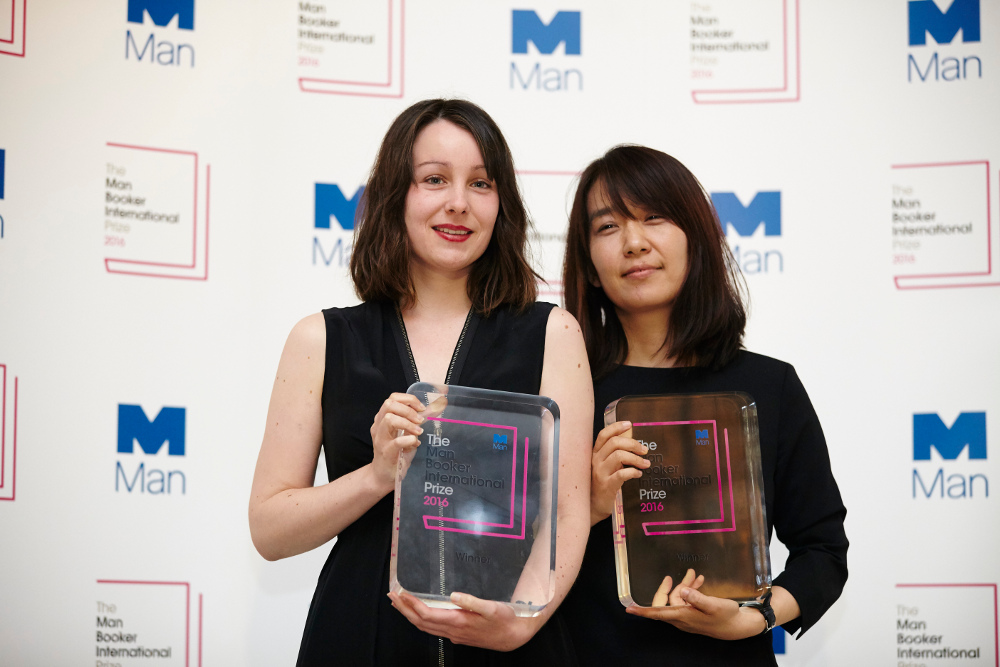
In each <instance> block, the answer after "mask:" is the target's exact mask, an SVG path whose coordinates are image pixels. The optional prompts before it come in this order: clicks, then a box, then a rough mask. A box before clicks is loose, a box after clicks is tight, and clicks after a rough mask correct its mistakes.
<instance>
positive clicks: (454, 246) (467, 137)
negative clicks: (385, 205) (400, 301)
mask: <svg viewBox="0 0 1000 667" xmlns="http://www.w3.org/2000/svg"><path fill="white" fill-rule="evenodd" d="M499 210H500V198H499V196H498V195H497V191H496V187H495V184H494V183H493V181H491V180H490V179H489V177H488V176H487V174H486V164H485V161H484V160H483V156H482V154H481V153H480V152H479V146H478V145H477V144H476V140H475V139H474V138H473V136H472V135H471V134H469V133H468V132H467V131H465V130H463V129H462V128H460V127H458V126H457V125H455V124H454V123H451V122H449V121H446V120H437V121H434V122H433V123H431V124H430V125H428V126H427V127H425V128H424V129H423V130H421V131H420V134H418V135H417V139H416V141H415V142H414V144H413V183H412V184H411V185H410V189H409V191H408V192H407V194H406V211H405V214H404V219H405V221H406V233H407V236H408V238H409V242H410V271H411V274H412V273H413V272H422V271H431V272H438V273H443V274H447V275H451V276H467V275H468V273H469V269H470V267H471V266H472V264H473V263H474V262H475V261H476V260H477V259H479V258H480V257H481V256H482V254H483V253H484V252H485V251H486V247H487V246H488V245H489V243H490V237H491V236H492V235H493V226H494V224H495V223H496V219H497V214H498V212H499Z"/></svg>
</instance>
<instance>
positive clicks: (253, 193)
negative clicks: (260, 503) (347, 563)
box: [0, 0, 1000, 667]
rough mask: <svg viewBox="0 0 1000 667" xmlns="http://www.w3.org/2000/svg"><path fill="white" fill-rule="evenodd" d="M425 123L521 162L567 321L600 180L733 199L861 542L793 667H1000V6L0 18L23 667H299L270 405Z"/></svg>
mask: <svg viewBox="0 0 1000 667" xmlns="http://www.w3.org/2000/svg"><path fill="white" fill-rule="evenodd" d="M438 96H452V97H462V98H466V99H470V100H472V101H474V102H476V103H478V104H480V105H481V106H483V107H484V108H485V109H486V110H487V111H489V112H490V113H491V114H492V115H493V116H494V118H495V119H496V120H497V122H498V123H499V124H500V126H501V128H502V129H503V130H504V132H505V134H506V136H507V139H508V140H509V142H510V144H511V147H512V149H513V151H514V155H515V159H516V166H517V168H518V173H519V179H520V184H521V187H522V191H523V193H524V196H525V199H526V202H527V204H528V207H529V209H530V211H531V214H532V217H533V219H534V222H535V226H536V233H535V234H534V235H533V237H532V243H533V248H534V253H535V262H536V265H537V268H538V270H539V272H540V273H541V275H542V276H543V277H544V278H545V279H546V281H547V282H546V283H545V284H544V285H542V286H541V292H542V298H543V299H546V300H550V301H555V302H559V300H560V299H561V284H560V264H561V262H562V256H563V244H564V241H565V229H566V219H567V213H568V208H569V202H570V199H571V197H572V193H573V188H574V186H575V179H576V175H577V173H578V172H579V171H580V170H581V169H582V168H583V167H584V166H585V165H586V164H587V163H588V162H589V161H590V160H592V159H594V158H595V157H597V156H599V155H600V154H602V153H603V152H604V151H605V150H607V149H608V148H609V147H611V146H613V145H615V144H619V143H625V142H630V143H641V144H647V145H650V146H653V147H655V148H658V149H661V150H663V151H666V152H668V153H670V154H672V155H674V156H676V157H677V158H679V159H680V160H681V161H683V162H684V163H685V164H687V165H688V166H689V167H690V168H691V169H692V171H693V172H694V173H695V174H696V175H697V176H698V177H699V178H700V179H701V181H702V183H703V184H704V185H705V188H706V189H707V190H708V191H709V192H710V194H711V197H712V199H713V201H714V202H715V205H716V207H717V208H718V210H719V215H720V218H721V221H722V224H723V226H724V227H725V230H726V234H727V236H728V239H729V242H730V244H731V246H732V250H733V253H734V255H735V257H736V259H737V261H738V263H739V265H740V267H741V269H742V270H743V273H744V275H745V276H746V279H747V282H748V285H749V291H750V295H751V313H752V315H751V321H750V327H749V330H748V336H747V346H748V348H750V349H752V350H755V351H758V352H761V353H764V354H768V355H771V356H775V357H778V358H781V359H785V360H787V361H789V362H791V363H793V364H794V365H795V367H796V368H797V370H798V372H799V375H800V376H801V378H802V379H803V382H804V383H805V385H806V388H807V389H808V391H809V393H810V396H811V398H812V400H813V403H814V404H815V407H816V410H817V412H818V413H819V416H820V419H821V421H822V423H823V425H824V428H825V431H826V434H827V437H828V441H829V445H830V453H831V457H832V461H833V467H834V472H835V474H836V476H837V479H838V480H839V483H840V486H841V490H842V492H843V496H844V500H845V503H846V505H847V507H848V517H847V530H848V536H849V537H850V540H851V550H850V555H849V559H850V568H851V576H850V581H849V582H848V584H847V588H846V590H845V592H844V595H843V597H842V598H841V600H840V601H839V602H838V603H837V604H836V605H835V606H834V607H833V608H832V609H831V610H830V612H828V613H827V614H826V616H825V617H824V618H823V619H822V621H821V622H820V623H819V624H818V625H817V626H816V627H815V628H814V629H812V630H810V631H809V632H808V633H807V634H805V635H804V636H803V637H802V638H801V639H799V640H794V639H793V638H792V637H791V636H788V635H786V634H784V633H783V632H778V633H776V634H775V640H774V641H775V648H776V650H777V653H778V662H779V664H781V665H783V666H799V665H803V666H804V665H815V666H819V665H831V666H833V665H845V664H858V665H899V666H901V667H902V666H904V665H906V666H912V667H917V666H919V665H924V666H927V667H930V666H955V667H958V666H959V665H962V666H965V665H969V666H972V665H993V666H996V665H998V664H1000V662H998V644H997V636H998V635H997V632H998V626H997V584H998V581H1000V564H998V560H997V557H996V554H997V552H998V549H1000V505H998V504H997V503H998V498H997V496H998V494H1000V488H998V487H997V486H996V485H997V484H998V483H1000V468H998V461H1000V430H998V428H1000V378H998V374H1000V210H998V203H997V202H998V199H1000V132H997V130H996V113H997V110H998V109H1000V4H998V3H996V2H994V1H993V0H879V1H878V2H870V1H863V0H853V1H848V2H837V3H831V2H822V1H820V0H697V1H687V0H669V1H661V0H655V1H654V0H648V1H639V0H622V1H620V2H614V3H610V2H601V1H599V0H576V1H575V2H563V1H562V0H560V2H558V3H557V2H552V1H551V0H531V2H520V1H518V2H513V0H497V1H494V2H461V1H457V0H439V1H438V2H433V3H431V2H426V1H424V0H367V1H365V2H358V1H356V0H354V1H349V0H311V1H309V2H304V1H301V0H267V1H262V0H249V1H244V2H236V1H235V0H198V1H197V2H195V0H103V1H101V2H98V1H96V0H79V1H77V2H68V1H65V0H63V1H59V0H0V323H2V324H0V402H2V405H0V553H2V556H0V663H3V664H4V665H45V666H49V665H98V666H106V667H110V666H113V665H122V666H126V665H127V666H141V665H185V666H194V665H287V664H292V663H293V661H294V659H295V655H296V651H297V647H298V643H299V638H300V636H301V632H302V627H303V623H304V619H305V615H306V611H307V608H308V604H309V600H310V598H311V595H312V591H313V587H314V585H315V582H316V579H317V576H318V574H319V570H320V567H321V565H322V562H323V560H324V559H325V557H326V554H327V553H328V552H329V548H330V545H327V546H326V547H323V548H321V549H317V550H315V551H314V552H311V553H309V554H305V555H302V556H298V557H295V558H290V559H287V560H284V561H280V562H276V563H268V562H265V561H264V560H263V559H262V558H261V557H260V556H259V555H258V554H257V553H256V551H255V550H254V548H253V546H252V544H251V542H250V536H249V529H248V526H247V517H246V508H247V502H248V497H249V489H250V481H251V477H252V474H253V468H254V463H255V460H256V455H257V450H258V448H259V445H260V439H261V435H262V433H263V427H264V418H265V412H266V408H267V402H268V396H269V392H270V388H271V382H272V378H273V374H274V372H275V369H276V367H277V361H278V357H279V354H280V351H281V347H282V344H283V341H284V339H285V337H286V335H287V333H288V331H289V330H290V329H291V327H292V325H293V324H294V323H295V322H296V321H297V320H298V319H300V318H301V317H303V316H305V315H307V314H309V313H313V312H316V311H318V310H320V309H322V308H325V307H329V306H345V305H351V304H353V303H356V297H355V296H354V293H353V291H352V288H351V284H350V281H349V279H348V276H347V262H348V259H349V257H350V253H351V247H352V229H353V215H354V211H355V209H356V207H357V204H358V202H359V199H360V197H361V194H362V191H363V184H364V182H365V180H366V176H367V174H368V171H369V169H370V167H371V163H372V160H373V157H374V155H375V151H376V149H377V147H378V145H379V142H380V141H381V138H382V136H383V134H384V132H385V130H386V129H387V127H388V125H389V123H390V122H391V120H392V119H393V118H394V117H395V116H396V115H397V114H398V113H399V112H400V111H402V110H403V109H404V108H406V107H407V106H408V105H410V104H411V103H413V102H414V101H416V100H419V99H423V98H427V97H438ZM322 474H324V473H320V475H322ZM324 481H325V479H323V478H322V476H321V477H319V478H318V482H320V483H322V482H324ZM785 555H786V552H785V551H784V550H783V547H781V545H779V544H778V543H777V541H775V542H774V543H773V544H772V561H773V570H774V571H775V572H779V571H781V569H782V567H783V563H784V558H785ZM338 631H340V632H350V629H349V628H342V629H338ZM664 649H665V651H667V650H669V647H664Z"/></svg>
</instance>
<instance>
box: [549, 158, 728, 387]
mask: <svg viewBox="0 0 1000 667" xmlns="http://www.w3.org/2000/svg"><path fill="white" fill-rule="evenodd" d="M597 184H600V185H602V186H603V187H604V189H605V191H606V192H607V196H608V202H609V203H610V205H611V208H612V209H613V210H614V211H615V212H616V213H618V214H620V215H628V214H629V211H628V208H629V205H630V204H631V205H633V206H641V207H643V208H646V209H649V210H650V211H653V212H655V213H657V214H659V215H663V216H665V217H667V218H668V219H669V220H671V221H672V222H673V223H674V224H676V225H677V226H678V227H680V229H681V230H682V231H683V232H684V234H685V235H686V236H687V262H688V273H687V277H686V278H685V279H684V284H683V285H682V286H681V290H680V292H679V293H678V295H677V299H676V301H675V302H674V306H673V308H672V310H671V312H670V321H669V323H668V325H669V326H668V328H667V331H668V333H667V339H666V340H664V341H663V347H664V348H666V350H667V356H668V357H673V358H674V359H676V361H677V364H678V365H680V366H704V367H709V368H715V369H718V368H721V367H722V366H725V365H726V364H727V363H729V362H730V361H732V360H733V358H734V357H735V356H736V354H737V352H738V351H739V349H740V348H741V347H742V346H743V332H744V330H745V329H746V321H747V315H746V307H745V305H744V301H745V295H746V287H745V283H744V281H743V275H742V274H741V273H740V270H739V266H737V264H736V262H735V260H734V259H733V255H732V252H731V251H730V249H729V244H728V243H726V236H725V234H724V233H723V231H722V226H721V225H720V224H719V217H718V215H717V213H716V212H715V207H714V206H713V205H712V199H711V197H710V196H709V195H708V193H707V192H705V189H704V188H703V187H702V185H701V183H699V182H698V179H697V178H695V176H694V174H692V173H691V172H690V171H689V170H688V169H687V167H685V166H684V165H683V164H681V163H680V162H679V161H678V160H676V159H675V158H673V157H671V156H670V155H667V154H666V153H662V152H660V151H658V150H654V149H652V148H646V147H645V146H616V147H614V148H612V149H611V150H609V151H608V152H607V153H605V154H604V155H603V156H602V157H600V158H598V159H597V160H595V161H594V162H592V163H591V164H590V165H589V166H588V167H587V168H586V169H585V170H584V172H583V174H582V175H581V176H580V184H579V185H578V186H577V190H576V196H575V197H574V200H573V209H572V211H571V212H570V218H569V232H568V234H567V238H566V259H565V263H564V265H563V286H564V289H565V296H566V309H567V310H568V311H569V312H571V313H572V314H573V316H574V317H576V319H577V320H578V321H579V322H580V326H581V327H582V328H583V338H584V341H585V342H586V344H587V353H588V354H589V356H590V366H591V368H592V369H593V373H594V376H595V377H602V376H604V375H607V374H608V373H609V372H611V370H613V369H614V368H615V366H617V365H619V364H622V363H624V362H625V359H626V358H627V357H628V339H627V338H626V337H625V331H624V329H623V328H622V325H621V321H620V320H619V319H618V313H617V311H616V310H615V306H614V304H613V303H612V302H611V300H610V299H609V298H608V296H607V295H606V294H605V293H604V290H603V289H601V288H600V287H595V286H594V285H593V284H592V282H591V279H592V278H593V277H595V276H596V275H597V271H596V269H595V268H594V263H593V260H592V259H591V255H590V235H591V229H590V227H591V224H590V216H589V214H588V211H587V196H588V195H589V194H590V191H591V190H592V189H593V188H594V186H595V185H597Z"/></svg>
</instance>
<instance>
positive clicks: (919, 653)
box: [886, 583, 1000, 667]
mask: <svg viewBox="0 0 1000 667" xmlns="http://www.w3.org/2000/svg"><path fill="white" fill-rule="evenodd" d="M895 597H896V618H895V625H894V626H893V625H887V626H886V634H887V635H888V634H889V633H892V634H891V636H892V643H893V644H895V646H896V659H897V660H898V661H899V663H898V664H899V665H926V666H927V667H932V666H935V665H969V666H970V667H971V666H977V667H980V666H981V667H987V666H989V667H996V665H997V664H1000V660H998V656H997V645H998V641H997V640H998V637H997V585H996V583H968V584H959V583H947V584H930V583H927V584H909V583H907V584H896V590H895Z"/></svg>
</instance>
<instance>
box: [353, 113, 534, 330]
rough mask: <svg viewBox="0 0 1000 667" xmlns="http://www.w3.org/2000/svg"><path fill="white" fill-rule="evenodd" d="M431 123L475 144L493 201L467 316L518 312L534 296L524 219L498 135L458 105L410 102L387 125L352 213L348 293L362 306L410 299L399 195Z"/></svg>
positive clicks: (486, 120)
mask: <svg viewBox="0 0 1000 667" xmlns="http://www.w3.org/2000/svg"><path fill="white" fill-rule="evenodd" d="M438 120H446V121H448V122H450V123H454V124H455V125H457V126H458V127H460V128H462V129H463V130H465V131H467V132H468V133H469V134H471V135H472V137H473V138H474V139H475V140H476V145H477V146H478V147H479V152H480V153H481V154H482V156H483V160H484V162H485V163H486V175H487V176H488V177H489V178H490V180H492V181H493V182H494V184H495V187H496V189H497V194H498V196H499V199H500V208H499V211H498V213H497V219H496V224H495V225H494V227H493V235H492V237H491V238H490V243H489V245H488V246H487V247H486V250H485V252H483V255H482V257H480V258H479V259H478V260H476V262H475V264H473V265H472V270H471V271H470V273H469V284H468V294H469V299H470V300H471V301H472V307H473V309H474V310H475V311H476V312H478V313H480V314H482V315H484V316H488V315H489V314H490V313H491V312H493V311H494V310H495V309H497V308H499V307H501V306H513V307H514V308H517V309H523V308H526V307H527V306H528V305H530V304H531V303H533V302H534V301H535V299H536V298H537V296H538V283H537V279H538V274H537V273H535V271H534V270H533V269H532V268H531V265H530V264H529V262H528V259H527V251H528V228H529V227H530V225H531V223H530V222H529V220H528V212H527V210H525V208H524V202H523V201H522V200H521V193H520V191H519V190H518V188H517V180H516V176H515V173H514V160H513V158H512V157H511V154H510V148H508V146H507V142H506V140H505V139H504V138H503V134H501V132H500V128H499V127H497V124H496V123H495V122H493V119H492V118H490V116H489V114H487V113H486V112H485V111H483V110H482V109H481V108H479V107H478V106H476V105H475V104H473V103H472V102H467V101H465V100H443V99H436V100H424V101H422V102H417V103H416V104H414V105H413V106H411V107H410V108H408V109H406V110H405V111H404V112H403V113H401V114H399V116H398V117H397V118H396V120H394V121H393V123H392V125H391V126H390V127H389V131H388V132H386V135H385V138H384V139H383V140H382V146H381V147H380V148H379V151H378V156H377V157H376V158H375V164H374V166H373V167H372V171H371V175H370V176H369V178H368V184H367V185H366V186H365V191H364V194H363V195H362V197H361V203H360V205H359V206H358V213H357V219H356V223H355V230H354V250H353V252H352V253H351V278H352V279H353V281H354V291H355V292H356V293H357V295H358V297H360V298H361V299H362V300H364V301H382V300H387V301H392V302H394V303H399V304H401V305H403V306H407V305H410V304H412V303H413V302H414V300H415V299H416V296H417V295H416V291H415V289H414V287H413V281H412V279H411V277H410V242H409V237H408V236H407V233H406V222H405V213H406V195H407V192H408V191H409V189H410V186H411V185H412V184H413V144H414V143H415V142H416V140H417V135H419V134H420V132H421V131H422V130H423V129H424V128H425V127H427V126H428V125H430V124H431V123H433V122H435V121H438Z"/></svg>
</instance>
